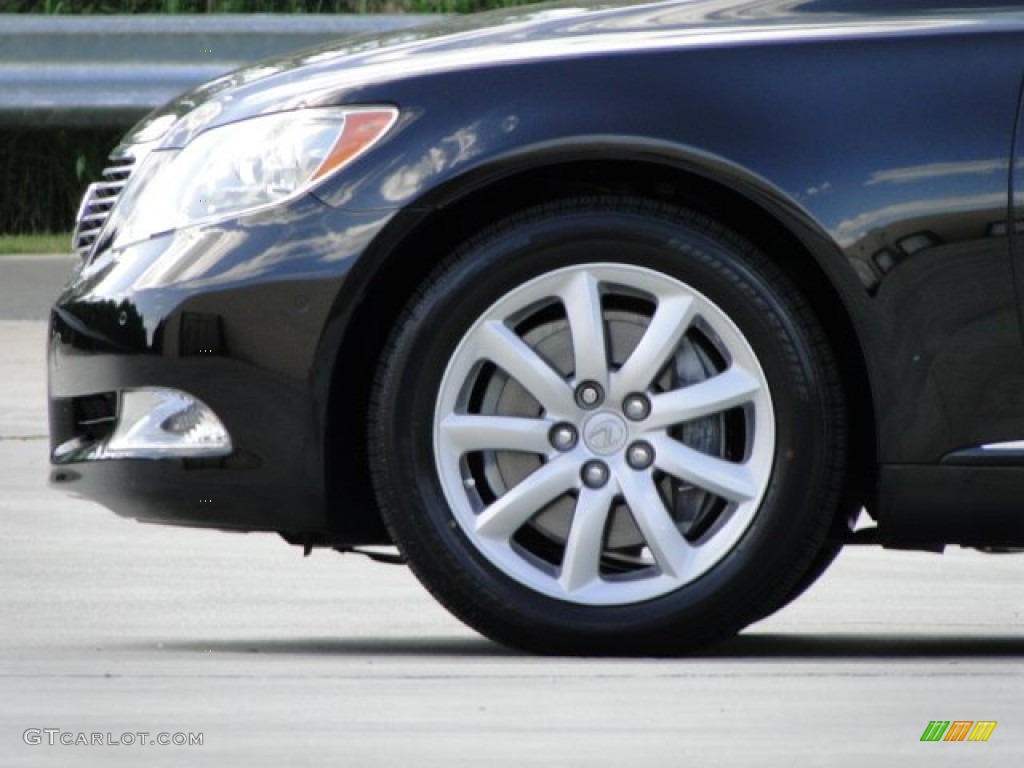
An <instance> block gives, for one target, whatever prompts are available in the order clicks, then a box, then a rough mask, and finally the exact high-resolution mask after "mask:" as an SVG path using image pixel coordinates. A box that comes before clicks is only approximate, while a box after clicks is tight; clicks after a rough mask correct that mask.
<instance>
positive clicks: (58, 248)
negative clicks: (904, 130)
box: [0, 233, 71, 255]
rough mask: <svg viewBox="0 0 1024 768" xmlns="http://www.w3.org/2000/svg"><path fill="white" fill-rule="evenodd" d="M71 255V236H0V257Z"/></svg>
mask: <svg viewBox="0 0 1024 768" xmlns="http://www.w3.org/2000/svg"><path fill="white" fill-rule="evenodd" d="M15 253H71V235H69V234H67V233H65V234H60V235H0V255H4V254H15Z"/></svg>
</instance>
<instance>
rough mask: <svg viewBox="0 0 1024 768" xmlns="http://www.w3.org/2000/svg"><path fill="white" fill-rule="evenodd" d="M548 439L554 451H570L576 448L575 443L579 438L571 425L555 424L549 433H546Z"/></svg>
mask: <svg viewBox="0 0 1024 768" xmlns="http://www.w3.org/2000/svg"><path fill="white" fill-rule="evenodd" d="M548 439H549V440H550V441H551V446H552V447H553V448H554V449H555V450H556V451H571V450H572V449H573V448H575V447H576V441H577V440H578V439H579V436H578V435H577V433H576V428H575V427H574V426H573V425H572V424H567V423H566V422H562V423H561V424H555V426H553V427H552V428H551V432H550V433H548Z"/></svg>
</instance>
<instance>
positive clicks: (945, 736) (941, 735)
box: [921, 720, 996, 741]
mask: <svg viewBox="0 0 1024 768" xmlns="http://www.w3.org/2000/svg"><path fill="white" fill-rule="evenodd" d="M995 727H996V721H995V720H977V721H975V720H954V721H953V722H950V721H949V720H932V721H930V722H929V723H928V727H926V728H925V729H924V733H923V734H921V741H988V737H989V736H991V735H992V731H994V730H995Z"/></svg>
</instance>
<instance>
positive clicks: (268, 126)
mask: <svg viewBox="0 0 1024 768" xmlns="http://www.w3.org/2000/svg"><path fill="white" fill-rule="evenodd" d="M397 117H398V110H397V109H395V108H394V107H327V108H322V109H304V110H298V111H294V112H281V113H279V114H273V115H265V116H261V117H254V118H251V119H249V120H242V121H239V122H237V123H230V124H228V125H224V126H220V127H218V128H213V129H211V130H209V131H206V132H205V133H201V134H200V135H199V136H197V137H196V138H195V139H193V140H192V141H191V142H189V143H188V144H187V145H186V146H185V148H184V149H181V150H158V151H155V152H153V153H152V154H151V155H150V156H149V158H148V159H147V163H149V164H150V167H148V168H146V169H145V171H144V172H143V173H140V174H139V176H140V178H139V181H140V182H143V183H140V184H139V185H138V186H137V187H136V188H135V189H133V190H126V193H127V194H125V196H124V199H122V201H121V206H119V207H121V209H122V210H123V212H124V215H125V217H126V221H125V222H124V223H123V225H122V226H121V228H120V231H119V233H118V236H117V241H118V242H117V243H115V245H120V244H127V243H130V242H135V241H137V240H142V239H145V238H147V237H151V236H152V235H156V234H160V233H162V232H168V231H170V230H174V229H180V228H181V227H187V226H189V225H191V224H198V223H200V222H208V221H212V220H215V219H222V218H226V217H230V216H237V215H238V214H241V213H248V212H250V211H254V210H257V209H259V208H263V207H265V206H268V205H274V204H275V203H280V202H282V201H283V200H286V199H288V198H290V197H294V196H296V195H298V194H300V193H302V192H304V191H305V190H306V189H308V188H309V187H310V186H312V185H313V184H314V183H315V182H317V181H319V180H321V179H323V178H324V177H325V176H327V175H329V174H331V173H334V172H335V171H337V170H338V169H339V168H342V167H343V166H345V165H346V164H348V163H349V162H351V161H352V160H354V159H355V158H356V157H358V156H359V155H361V154H362V153H363V152H366V151H367V150H368V149H369V148H370V147H372V146H373V145H374V144H375V143H376V142H377V141H378V140H379V139H380V138H381V137H382V136H383V135H384V134H385V133H386V132H387V130H388V129H389V128H390V127H391V126H392V125H394V122H395V120H396V119H397ZM140 170H142V169H140ZM132 193H134V194H132Z"/></svg>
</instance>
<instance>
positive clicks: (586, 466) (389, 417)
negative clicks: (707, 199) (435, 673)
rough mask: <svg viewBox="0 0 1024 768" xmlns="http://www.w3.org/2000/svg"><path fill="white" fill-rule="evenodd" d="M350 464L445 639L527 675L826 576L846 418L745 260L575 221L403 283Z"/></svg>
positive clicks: (799, 314)
mask: <svg viewBox="0 0 1024 768" xmlns="http://www.w3.org/2000/svg"><path fill="white" fill-rule="evenodd" d="M369 448H370V467H371V472H372V476H373V483H374V487H375V490H376V493H377V496H378V501H379V504H380V507H381V513H382V515H383V518H384V521H385V523H386V524H387V526H388V529H389V531H390V533H391V535H392V537H393V539H394V541H395V543H396V544H397V545H398V546H399V548H400V549H401V551H402V552H403V554H404V555H405V556H406V557H407V558H408V561H409V563H410V566H411V567H412V569H413V571H414V572H415V573H416V575H417V577H418V578H419V579H420V580H421V581H422V582H423V584H424V585H425V586H426V587H427V589H428V590H430V592H431V593H433V594H434V596H435V597H436V598H437V599H438V600H439V601H440V602H441V603H442V604H444V605H445V606H446V607H447V608H448V610H449V611H451V612H452V613H453V614H454V615H455V616H456V617H458V618H459V619H461V620H462V621H464V622H465V623H466V624H468V625H469V626H471V627H474V628H475V629H477V630H478V631H479V632H481V633H482V634H484V635H486V636H488V637H490V638H492V639H494V640H496V641H498V642H500V643H504V644H507V645H510V646H514V647H517V648H521V649H525V650H528V651H533V652H540V653H559V654H627V653H628V654H674V653H681V652H686V651H690V650H693V649H696V648H699V647H702V646H705V645H708V644H711V643H715V642H718V641H721V640H723V639H726V638H728V637H730V636H732V635H734V634H735V633H736V632H738V631H740V630H741V629H742V628H744V627H745V626H747V625H748V624H750V623H752V622H754V621H756V620H758V619H759V618H761V617H762V616H765V615H767V614H768V613H770V612H771V611H773V610H775V609H776V608H777V607H778V606H780V605H782V604H783V602H784V601H785V600H786V597H787V596H788V595H790V594H792V593H793V591H794V589H797V588H798V584H800V582H801V578H802V577H804V575H805V574H807V573H808V572H809V571H810V570H811V568H812V563H814V562H815V560H816V558H819V556H820V555H822V554H825V553H824V552H823V547H825V546H826V535H827V533H828V531H829V529H830V526H831V524H832V522H833V519H834V517H835V515H836V510H837V506H838V499H839V492H840V489H841V487H842V482H843V473H844V470H843V467H844V459H845V456H844V451H845V426H844V407H843V397H842V391H841V387H840V383H839V380H838V376H837V373H836V367H835V364H834V360H833V356H832V354H831V351H830V349H829V347H828V344H827V343H826V340H825V336H824V334H823V332H822V330H821V328H820V327H819V325H818V323H817V321H816V320H815V318H814V316H813V315H812V313H811V312H810V310H809V308H808V307H807V305H806V304H805V302H804V301H803V299H802V298H801V296H800V295H799V293H798V292H797V291H796V290H795V289H794V288H793V286H792V285H791V284H790V283H789V282H788V280H787V279H786V278H785V276H784V275H783V274H782V273H781V271H780V270H779V269H778V268H777V267H776V266H775V265H774V264H772V263H771V262H770V261H769V260H768V259H767V258H766V257H765V256H764V255H763V254H761V253H759V252H758V251H757V250H756V249H755V248H754V247H752V246H751V245H750V244H749V243H747V242H745V241H744V240H743V239H741V238H740V237H738V236H737V235H736V234H734V233H731V232H729V231H727V230H725V229H724V228H722V227H720V226H718V225H717V224H715V223H714V222H712V221H710V220H708V219H707V218H705V217H703V216H701V215H698V214H696V213H693V212H690V211H687V210H682V209H678V208H674V207H669V206H665V205H660V204H654V203H649V202H646V201H642V200H636V199H630V198H599V199H576V200H571V201H564V202H559V203H553V204H548V205H545V206H541V207H538V208H533V209H530V210H528V211H525V212H522V213H520V214H517V215H515V216H512V217H511V218H509V219H508V220H506V221H504V222H502V223H500V224H499V225H497V226H495V227H492V228H491V229H489V230H488V231H486V232H484V233H482V234H480V235H479V236H477V237H475V238H474V239H472V240H471V241H470V242H468V243H466V244H465V245H464V246H462V247H461V248H459V249H458V250H457V251H456V252H455V253H453V254H452V255H451V256H450V257H449V258H448V259H447V260H446V261H445V262H444V263H443V264H442V265H441V266H440V267H439V268H438V269H437V270H435V271H434V273H433V274H432V275H431V276H430V277H429V278H428V279H427V280H426V281H425V282H424V284H423V286H422V288H421V289H420V290H419V291H418V292H417V293H416V295H415V296H414V297H413V298H412V299H411V300H410V302H409V304H408V306H407V307H406V309H405V311H404V312H403V313H402V315H401V317H400V318H399V320H398V321H397V324H396V327H395V329H394V332H393V334H392V336H391V339H390V341H389V343H388V345H387V347H386V349H385V350H384V353H383V355H382V360H381V364H380V366H379V369H378V371H377V374H376V377H375V381H374V387H373V396H372V402H371V413H370V425H369Z"/></svg>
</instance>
